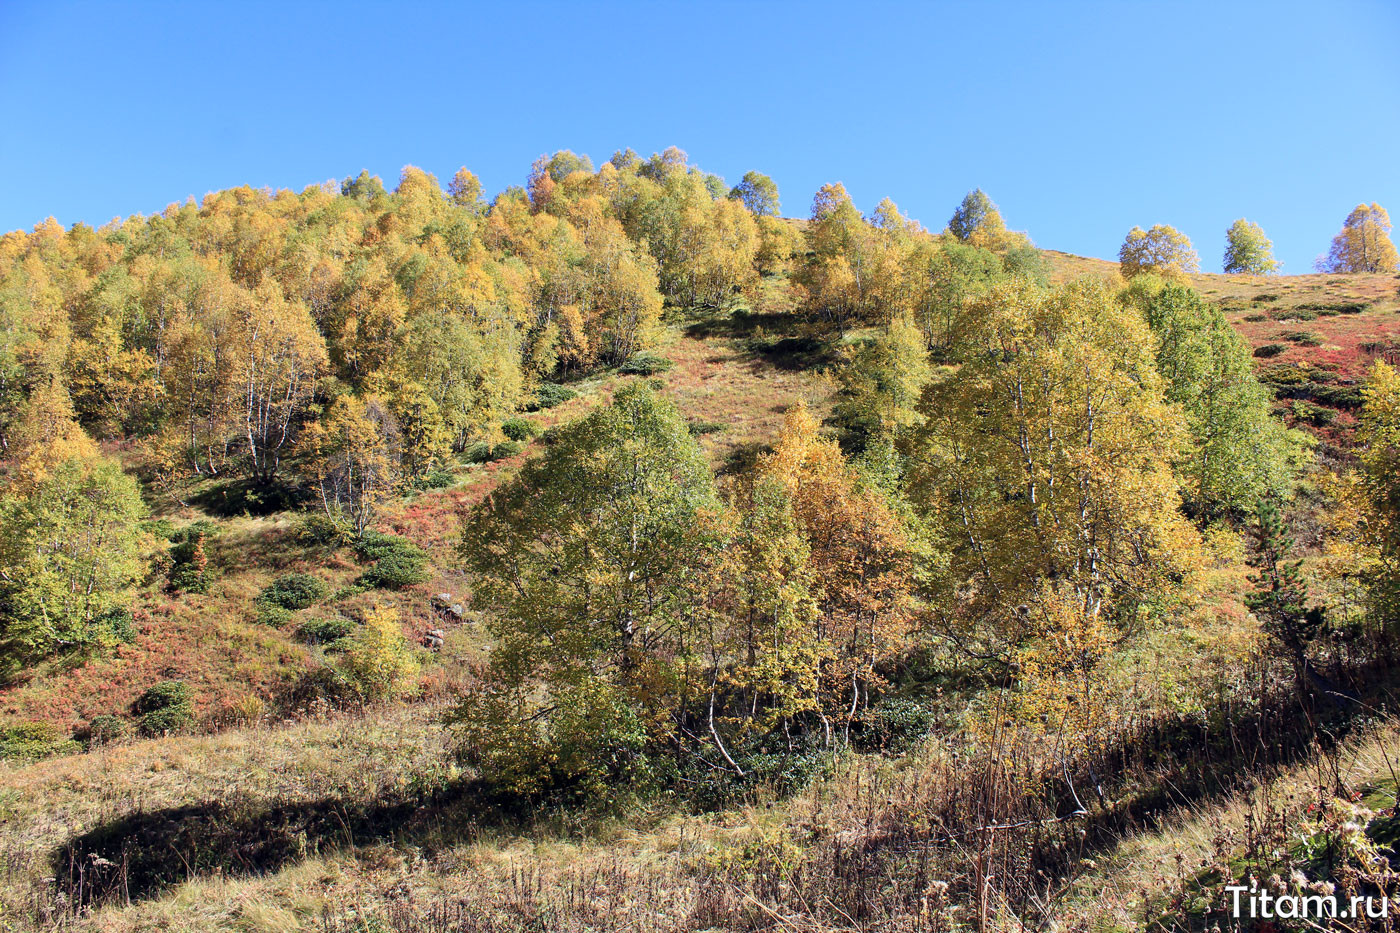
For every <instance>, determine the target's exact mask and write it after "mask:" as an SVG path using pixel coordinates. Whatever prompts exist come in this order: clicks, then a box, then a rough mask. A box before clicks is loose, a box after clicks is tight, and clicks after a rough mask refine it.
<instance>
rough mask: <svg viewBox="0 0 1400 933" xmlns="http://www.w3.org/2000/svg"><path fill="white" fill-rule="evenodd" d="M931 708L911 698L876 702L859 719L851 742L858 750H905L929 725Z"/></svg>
mask: <svg viewBox="0 0 1400 933" xmlns="http://www.w3.org/2000/svg"><path fill="white" fill-rule="evenodd" d="M933 722H934V717H933V711H932V710H930V709H929V708H928V707H927V706H925V705H923V704H922V703H918V702H915V701H914V700H899V699H891V700H886V701H884V702H882V703H879V704H877V705H876V706H874V707H873V708H872V709H870V710H869V712H867V713H866V714H865V715H864V716H863V717H862V718H861V719H860V720H859V721H858V726H859V728H858V729H857V730H856V731H855V732H854V734H853V736H852V739H853V744H854V745H855V746H856V748H857V749H859V750H860V751H868V752H874V751H880V752H894V753H902V752H907V751H909V750H910V749H911V748H913V747H914V746H915V745H917V744H918V743H919V742H920V741H922V740H923V738H924V737H925V736H927V735H928V733H929V730H930V729H932V728H933Z"/></svg>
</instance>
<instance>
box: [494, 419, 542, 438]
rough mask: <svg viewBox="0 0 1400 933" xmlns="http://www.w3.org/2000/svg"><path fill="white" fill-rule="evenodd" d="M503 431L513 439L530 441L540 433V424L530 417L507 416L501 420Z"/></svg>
mask: <svg viewBox="0 0 1400 933" xmlns="http://www.w3.org/2000/svg"><path fill="white" fill-rule="evenodd" d="M501 431H502V433H504V434H505V436H506V437H508V438H510V439H511V440H513V441H528V440H529V439H530V438H532V437H534V436H535V435H536V434H538V433H540V429H539V426H538V425H536V424H535V423H534V422H533V421H531V420H530V419H529V418H507V419H506V420H505V421H503V422H501Z"/></svg>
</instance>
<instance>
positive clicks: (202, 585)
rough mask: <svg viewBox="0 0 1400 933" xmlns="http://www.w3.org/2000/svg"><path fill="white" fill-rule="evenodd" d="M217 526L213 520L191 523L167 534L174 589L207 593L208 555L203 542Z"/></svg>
mask: <svg viewBox="0 0 1400 933" xmlns="http://www.w3.org/2000/svg"><path fill="white" fill-rule="evenodd" d="M217 530H218V526H217V525H215V524H214V523H213V522H195V523H194V524H192V525H190V526H188V527H186V528H180V529H178V530H176V531H172V532H171V533H170V535H169V538H170V544H171V547H170V571H169V573H168V574H167V578H168V579H169V581H170V588H171V589H172V590H175V591H177V592H179V591H183V592H186V593H207V592H208V591H209V577H208V573H207V572H206V570H207V568H208V565H209V558H208V557H207V556H206V555H205V553H204V545H205V542H206V541H207V540H208V539H210V538H212V537H213V536H214V534H215V532H216V531H217Z"/></svg>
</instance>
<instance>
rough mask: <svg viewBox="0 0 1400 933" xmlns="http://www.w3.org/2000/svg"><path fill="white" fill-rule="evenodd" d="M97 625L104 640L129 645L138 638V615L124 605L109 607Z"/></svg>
mask: <svg viewBox="0 0 1400 933" xmlns="http://www.w3.org/2000/svg"><path fill="white" fill-rule="evenodd" d="M96 627H97V630H98V632H100V633H101V634H100V635H99V638H101V639H102V640H103V641H109V642H121V643H122V644H124V645H129V644H131V643H132V642H133V641H135V640H136V617H135V616H133V615H132V614H131V610H130V609H127V608H125V607H124V606H118V607H117V608H115V609H108V610H107V611H106V612H104V613H103V614H102V615H101V616H99V617H98V618H97V620H96Z"/></svg>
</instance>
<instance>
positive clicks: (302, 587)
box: [258, 573, 330, 610]
mask: <svg viewBox="0 0 1400 933" xmlns="http://www.w3.org/2000/svg"><path fill="white" fill-rule="evenodd" d="M328 593H330V587H329V586H327V585H326V582H325V581H324V580H322V579H320V578H319V577H314V576H312V575H311V574H309V573H289V574H287V575H286V576H283V577H278V578H277V579H276V580H273V581H272V582H271V583H270V584H268V586H267V588H266V589H264V590H263V591H262V593H261V594H259V596H258V605H259V606H263V607H273V606H279V607H281V608H283V609H289V610H296V609H305V608H307V607H308V606H314V605H315V604H316V603H318V602H320V601H321V600H323V599H325V598H326V596H327V594H328Z"/></svg>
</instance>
